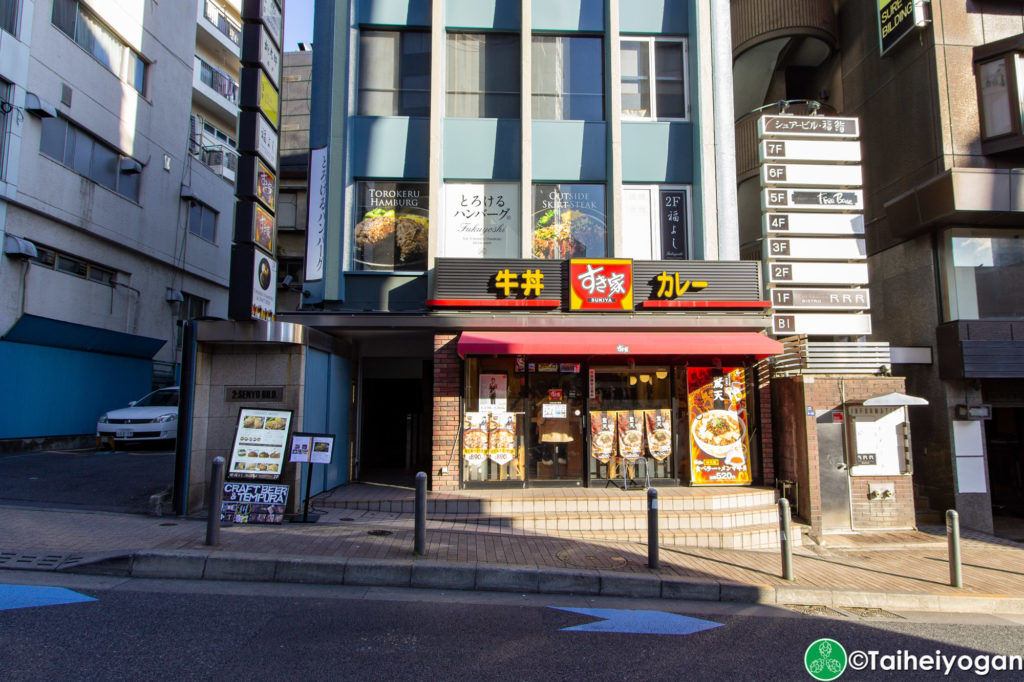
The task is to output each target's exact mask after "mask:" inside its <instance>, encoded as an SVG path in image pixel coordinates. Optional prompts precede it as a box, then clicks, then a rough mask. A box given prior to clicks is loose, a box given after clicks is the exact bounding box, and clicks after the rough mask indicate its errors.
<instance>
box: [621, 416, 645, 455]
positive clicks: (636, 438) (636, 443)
mask: <svg viewBox="0 0 1024 682" xmlns="http://www.w3.org/2000/svg"><path fill="white" fill-rule="evenodd" d="M617 417H618V427H619V429H618V430H619V456H620V457H622V458H623V459H624V460H627V461H631V460H636V459H640V458H641V457H643V455H644V431H643V428H644V411H643V410H619V412H618V415H617Z"/></svg>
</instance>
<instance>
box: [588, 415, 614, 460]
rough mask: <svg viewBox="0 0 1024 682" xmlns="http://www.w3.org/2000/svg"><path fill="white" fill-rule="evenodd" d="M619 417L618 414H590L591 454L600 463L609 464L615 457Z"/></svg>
mask: <svg viewBox="0 0 1024 682" xmlns="http://www.w3.org/2000/svg"><path fill="white" fill-rule="evenodd" d="M617 415H618V413H617V412H597V411H594V412H591V413H590V443H591V446H590V453H591V454H592V455H593V456H594V459H596V460H597V461H599V462H602V463H604V462H608V461H609V460H611V458H612V457H614V456H615V440H616V435H617V430H618V422H617V421H616V418H617Z"/></svg>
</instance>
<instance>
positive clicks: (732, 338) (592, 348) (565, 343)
mask: <svg viewBox="0 0 1024 682" xmlns="http://www.w3.org/2000/svg"><path fill="white" fill-rule="evenodd" d="M458 348H459V355H460V356H462V357H466V356H467V355H703V356H733V357H735V356H753V357H756V358H764V357H768V356H769V355H778V354H779V353H782V344H781V343H779V342H778V341H775V340H774V339H770V338H768V337H767V336H764V335H763V334H758V333H756V332H651V333H641V332H547V331H545V332H463V334H462V336H461V337H459V346H458Z"/></svg>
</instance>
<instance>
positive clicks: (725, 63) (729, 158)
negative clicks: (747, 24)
mask: <svg viewBox="0 0 1024 682" xmlns="http://www.w3.org/2000/svg"><path fill="white" fill-rule="evenodd" d="M730 12H731V10H730V0H711V70H712V73H713V74H714V78H713V86H712V88H713V92H714V101H715V103H714V111H715V182H716V185H717V186H716V188H715V189H716V196H717V197H718V207H717V208H718V260H733V261H734V260H739V259H740V222H739V209H738V208H737V200H736V114H735V111H734V108H733V85H732V19H731V14H730Z"/></svg>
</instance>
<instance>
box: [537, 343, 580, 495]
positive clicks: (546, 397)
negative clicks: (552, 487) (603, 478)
mask: <svg viewBox="0 0 1024 682" xmlns="http://www.w3.org/2000/svg"><path fill="white" fill-rule="evenodd" d="M530 364H531V365H533V367H531V370H532V371H531V372H530V406H531V407H530V409H531V414H530V431H531V433H530V436H531V438H530V442H531V444H532V447H531V448H530V462H529V464H528V467H529V468H528V471H529V476H530V480H531V481H534V482H540V483H544V482H569V481H575V482H576V483H577V484H580V483H581V482H582V480H583V460H584V456H585V454H586V451H587V447H586V441H585V439H584V437H583V411H584V397H585V393H584V391H585V390H586V389H585V384H584V377H583V374H582V370H581V367H580V364H579V363H564V362H563V363H559V362H532V358H531V363H530Z"/></svg>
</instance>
